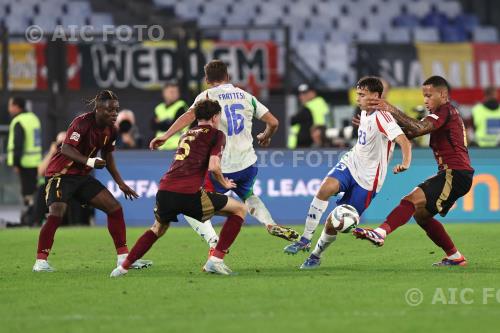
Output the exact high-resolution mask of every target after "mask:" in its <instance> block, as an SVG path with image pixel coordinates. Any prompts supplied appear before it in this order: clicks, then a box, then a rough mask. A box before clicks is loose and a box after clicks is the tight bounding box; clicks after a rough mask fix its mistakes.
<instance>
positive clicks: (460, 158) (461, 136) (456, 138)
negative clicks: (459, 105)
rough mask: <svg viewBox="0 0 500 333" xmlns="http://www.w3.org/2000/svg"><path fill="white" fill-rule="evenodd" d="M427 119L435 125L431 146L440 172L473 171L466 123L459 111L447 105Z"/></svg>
mask: <svg viewBox="0 0 500 333" xmlns="http://www.w3.org/2000/svg"><path fill="white" fill-rule="evenodd" d="M425 119H427V120H429V121H430V122H432V123H433V124H434V130H433V131H432V132H431V139H430V144H429V145H430V147H431V148H432V151H433V152H434V157H435V158H436V162H437V163H438V168H439V170H443V169H455V170H471V171H473V170H474V169H473V168H472V166H471V163H470V158H469V152H468V150H467V136H466V132H465V126H464V122H463V121H462V118H461V117H460V113H459V112H458V111H457V109H455V107H453V105H451V104H450V103H446V104H443V105H441V106H440V107H439V108H438V109H437V110H436V111H435V112H433V113H431V114H429V115H428V116H427V117H425Z"/></svg>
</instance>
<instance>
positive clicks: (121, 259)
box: [116, 253, 128, 262]
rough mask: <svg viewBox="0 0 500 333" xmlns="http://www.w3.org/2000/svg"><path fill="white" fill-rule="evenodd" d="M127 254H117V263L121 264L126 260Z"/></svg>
mask: <svg viewBox="0 0 500 333" xmlns="http://www.w3.org/2000/svg"><path fill="white" fill-rule="evenodd" d="M127 256H128V253H123V254H118V255H117V256H116V257H117V258H116V259H118V261H119V262H123V260H125V259H127Z"/></svg>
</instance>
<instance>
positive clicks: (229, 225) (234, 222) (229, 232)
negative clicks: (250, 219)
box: [213, 215, 243, 259]
mask: <svg viewBox="0 0 500 333" xmlns="http://www.w3.org/2000/svg"><path fill="white" fill-rule="evenodd" d="M242 224H243V219H242V218H241V217H239V216H238V215H231V216H229V217H228V218H227V220H226V222H225V223H224V226H222V230H221V231H220V235H219V241H218V242H217V246H216V247H215V251H214V254H213V255H214V256H215V257H217V258H221V259H223V258H224V256H225V255H226V253H227V251H228V250H229V247H231V245H232V244H233V242H234V240H235V239H236V236H238V234H239V233H240V230H241V226H242Z"/></svg>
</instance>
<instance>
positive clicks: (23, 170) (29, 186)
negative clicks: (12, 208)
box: [7, 97, 42, 225]
mask: <svg viewBox="0 0 500 333" xmlns="http://www.w3.org/2000/svg"><path fill="white" fill-rule="evenodd" d="M8 111H9V115H10V116H11V118H12V120H11V122H10V125H9V139H8V142H7V165H8V166H11V167H13V168H14V171H15V172H16V173H17V174H18V175H19V178H20V181H21V195H22V197H23V204H24V208H23V210H22V211H21V225H29V224H30V223H31V221H32V215H33V195H34V194H35V191H36V187H37V167H38V165H39V164H40V162H41V160H42V136H41V126H40V120H39V119H38V117H37V116H36V115H35V114H34V113H33V112H31V111H27V110H26V100H25V99H24V98H21V97H12V98H11V99H10V100H9V106H8Z"/></svg>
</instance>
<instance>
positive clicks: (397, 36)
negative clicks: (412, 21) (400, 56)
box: [384, 28, 411, 43]
mask: <svg viewBox="0 0 500 333" xmlns="http://www.w3.org/2000/svg"><path fill="white" fill-rule="evenodd" d="M384 40H385V41H386V42H387V43H410V42H411V34H410V30H409V29H407V28H392V29H388V30H386V31H385V32H384Z"/></svg>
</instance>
